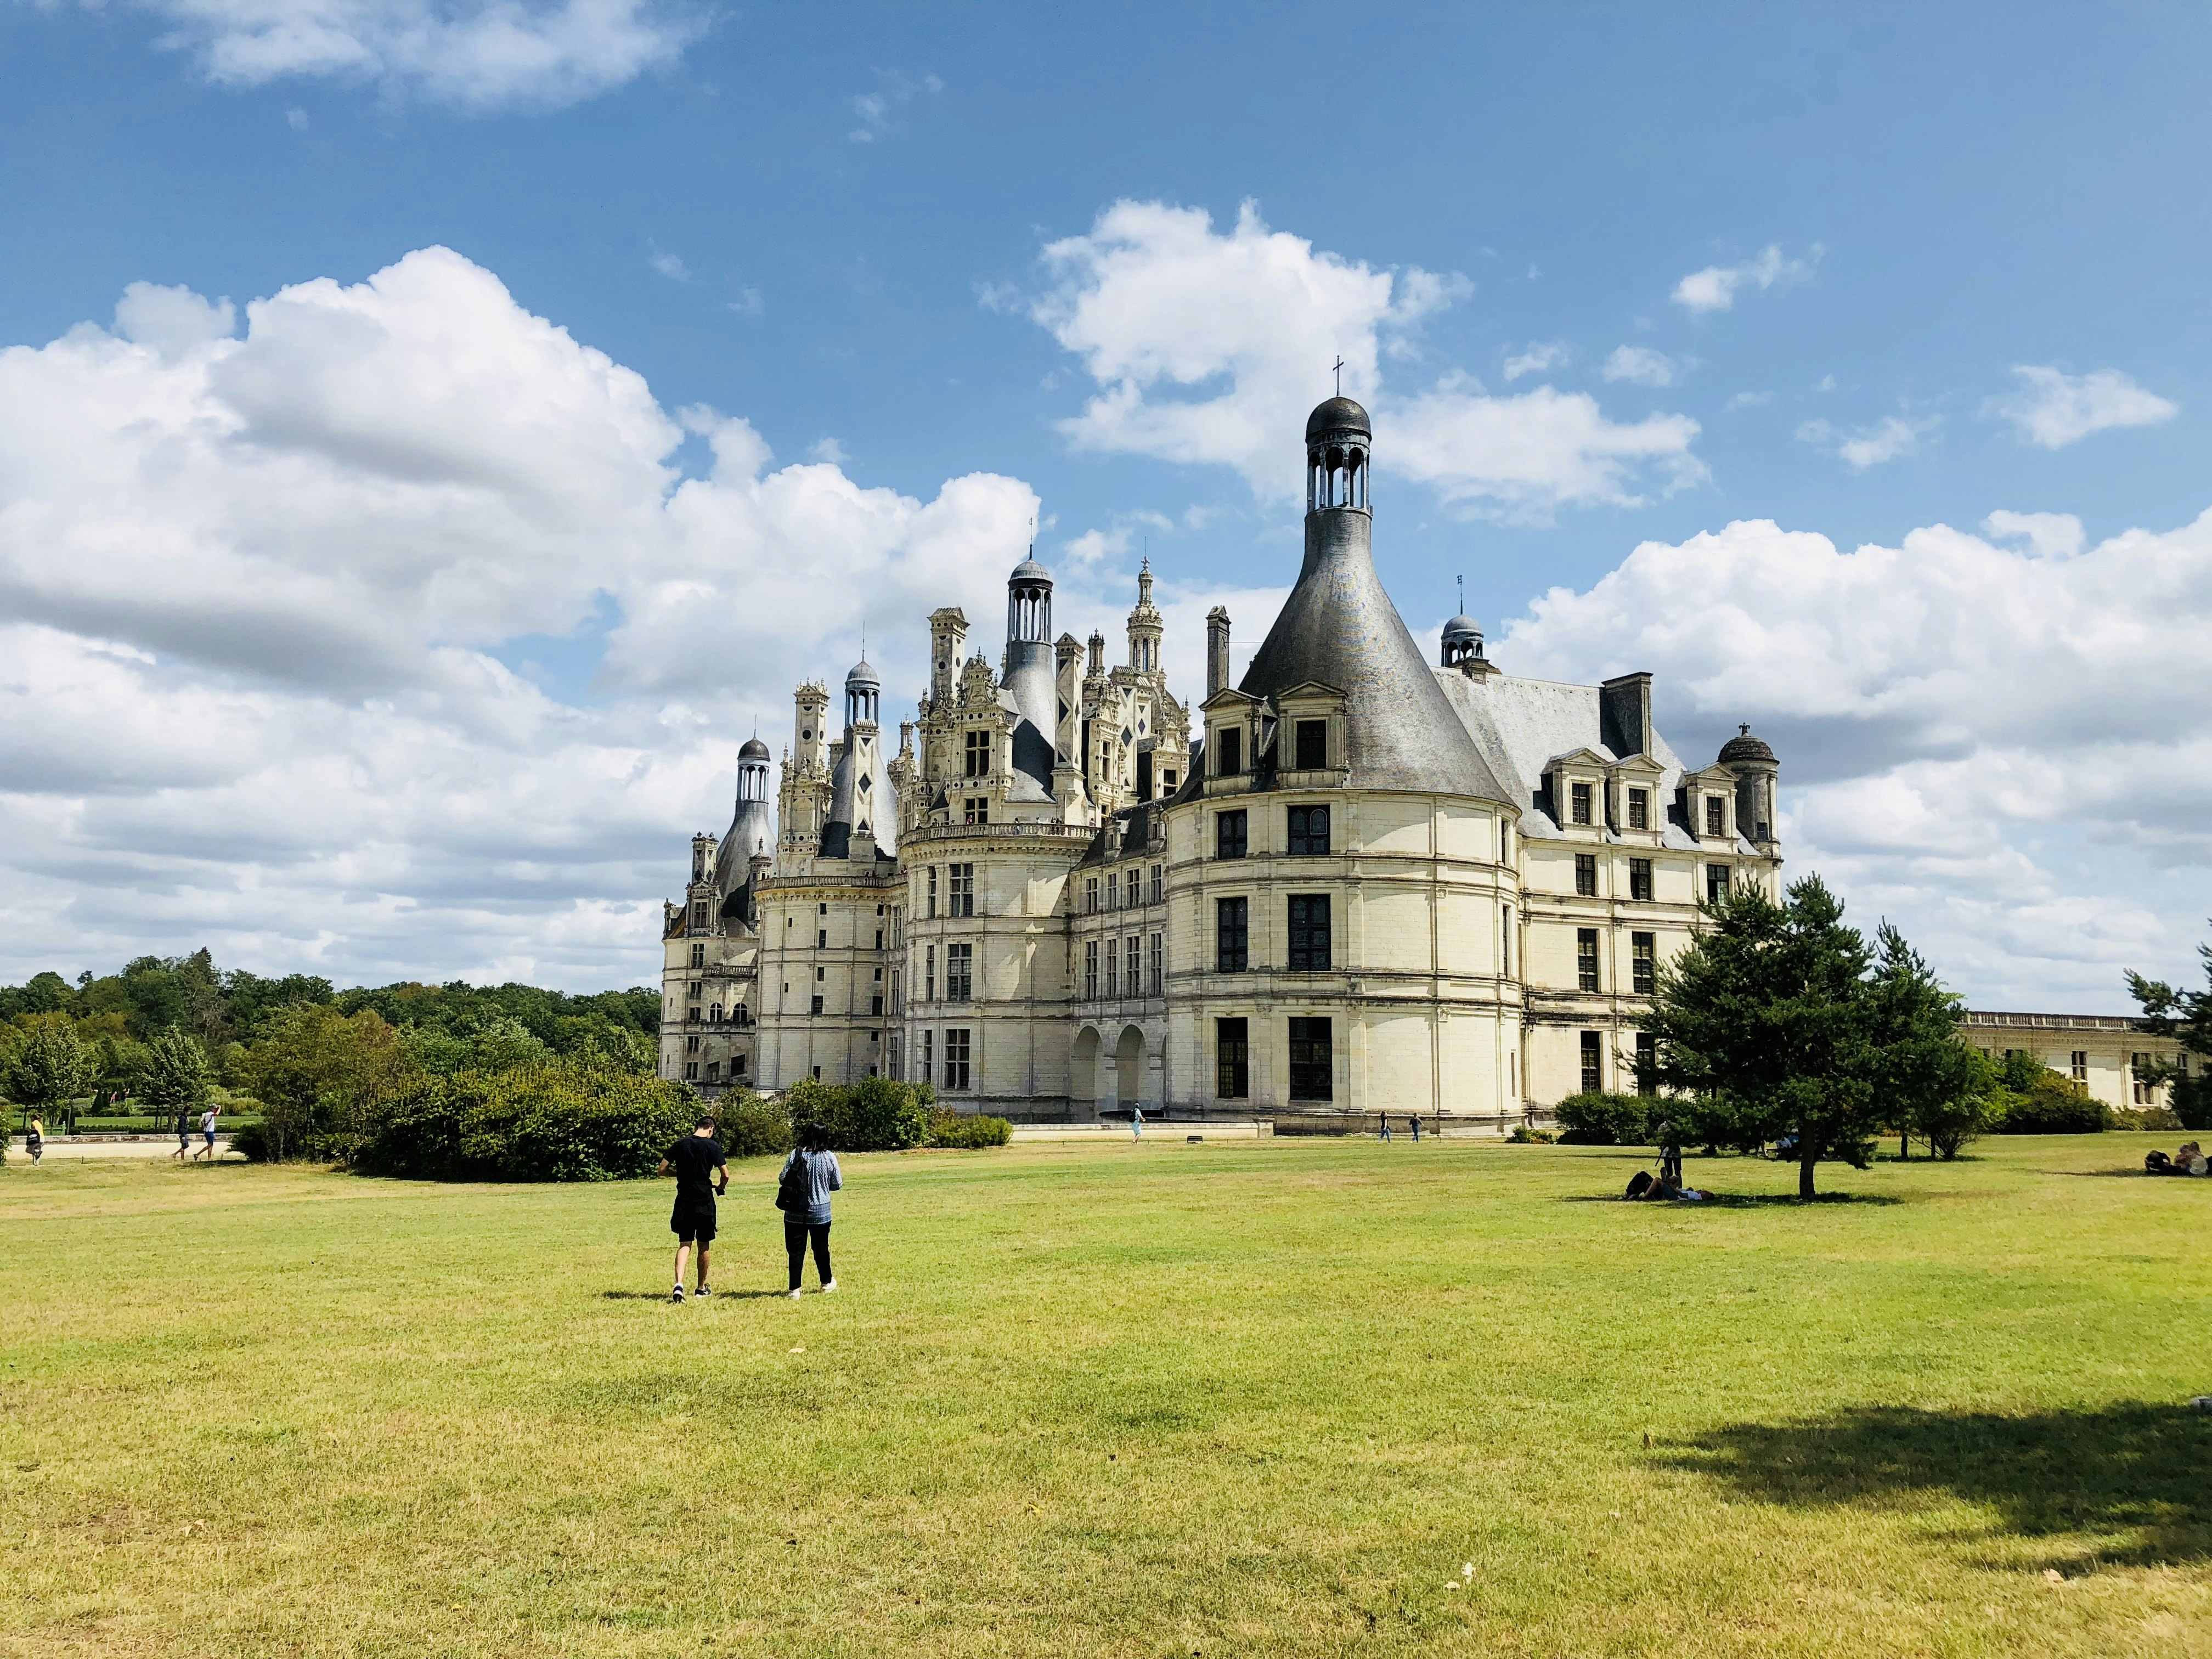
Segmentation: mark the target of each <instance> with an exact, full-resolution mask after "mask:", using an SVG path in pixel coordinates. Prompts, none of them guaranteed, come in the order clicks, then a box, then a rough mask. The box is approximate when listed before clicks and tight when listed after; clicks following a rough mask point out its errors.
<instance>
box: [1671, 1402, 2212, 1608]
mask: <svg viewBox="0 0 2212 1659" xmlns="http://www.w3.org/2000/svg"><path fill="white" fill-rule="evenodd" d="M1661 1461H1662V1462H1663V1463H1664V1464H1665V1465H1666V1466H1668V1467H1669V1468H1677V1469H1681V1470H1686V1471H1688V1472H1690V1473H1692V1474H1702V1475H1705V1476H1707V1477H1708V1478H1710V1479H1712V1480H1722V1481H1726V1482H1728V1483H1729V1484H1730V1485H1732V1486H1735V1487H1736V1488H1737V1490H1738V1491H1739V1492H1741V1494H1742V1495H1743V1496H1744V1497H1746V1498H1753V1499H1757V1500H1759V1501H1761V1502H1765V1503H1770V1504H1791V1505H1795V1506H1798V1507H1802V1508H1812V1507H1816V1506H1820V1505H1824V1504H1835V1505H1844V1504H1851V1505H1858V1506H1863V1507H1869V1508H1875V1509H1909V1508H1914V1507H1918V1506H1920V1505H1922V1504H1925V1503H1927V1502H1928V1501H1929V1500H1930V1499H1931V1498H1936V1497H1940V1496H1942V1495H1945V1494H1948V1495H1949V1496H1951V1497H1953V1498H1959V1499H1960V1500H1962V1501H1964V1502H1966V1503H1970V1504H1981V1505H1984V1506H1985V1507H1986V1508H1987V1509H1988V1510H1990V1511H1991V1512H1992V1513H1993V1515H1994V1517H1995V1518H1994V1521H1993V1522H1992V1526H1991V1529H1990V1530H1991V1533H1992V1534H1996V1533H2005V1534H2012V1535H2014V1536H2015V1537H2019V1538H2025V1539H2041V1538H2049V1539H2051V1540H2053V1541H2054V1542H2056V1541H2059V1540H2062V1539H2063V1540H2065V1541H2067V1547H2066V1548H2065V1553H2064V1554H2063V1555H2062V1556H2059V1557H2056V1558H2054V1559H2053V1562H2052V1565H2060V1564H2062V1563H2063V1562H2069V1561H2070V1562H2071V1563H2072V1564H2073V1565H2075V1566H2076V1567H2086V1566H2087V1565H2090V1564H2091V1563H2092V1562H2093V1561H2097V1562H2103V1563H2106V1564H2108V1565H2110V1564H2118V1565H2128V1566H2146V1565H2153V1564H2157V1563H2170V1564H2177V1565H2178V1564H2181V1563H2186V1562H2191V1561H2197V1560H2202V1559H2205V1558H2207V1557H2208V1556H2212V1496H2208V1494H2207V1492H2206V1490H2205V1480H2204V1476H2205V1471H2206V1469H2207V1468H2212V1414H2208V1413H2203V1412H2198V1411H2193V1410H2191V1409H2190V1408H2189V1407H2185V1406H2166V1405H2154V1404H2150V1403H2148V1402H2146V1401H2118V1402H2116V1403H2114V1404H2112V1405H2110V1406H2105V1407H2099V1408H2097V1409H2095V1410H2090V1411H2078V1412H2069V1411H2061V1412H2047V1413H2035V1414H2030V1415H2024V1416H2019V1417H2008V1416H2002V1415H2000V1414H1998V1413H1994V1412H1955V1411H1924V1410H1919V1409H1916V1408H1913V1407H1903V1406H1867V1407H1858V1408H1857V1409H1854V1410H1851V1411H1847V1412H1844V1413H1838V1415H1836V1416H1834V1417H1830V1418H1824V1419H1814V1420H1810V1421H1801V1422H1796V1423H1788V1424H1783V1425H1767V1424H1763V1423H1738V1424H1733V1425H1729V1427H1727V1428H1723V1429H1719V1430H1716V1431H1713V1432H1712V1433H1711V1434H1708V1435H1705V1436H1704V1437H1700V1438H1699V1439H1696V1440H1692V1441H1689V1442H1687V1443H1680V1445H1678V1447H1677V1448H1676V1449H1674V1451H1673V1452H1672V1453H1671V1455H1668V1456H1667V1457H1665V1458H1663V1459H1662V1460H1661Z"/></svg>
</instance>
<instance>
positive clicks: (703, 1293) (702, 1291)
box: [691, 1285, 714, 1302]
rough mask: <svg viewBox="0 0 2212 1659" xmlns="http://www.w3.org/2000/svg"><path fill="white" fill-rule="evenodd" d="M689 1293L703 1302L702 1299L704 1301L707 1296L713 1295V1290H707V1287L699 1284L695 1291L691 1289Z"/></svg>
mask: <svg viewBox="0 0 2212 1659" xmlns="http://www.w3.org/2000/svg"><path fill="white" fill-rule="evenodd" d="M691 1294H692V1295H694V1296H696V1297H698V1298H699V1299H700V1300H701V1301H702V1302H703V1301H705V1300H706V1299H707V1298H708V1297H710V1296H712V1295H714V1291H710V1290H708V1288H707V1287H706V1286H705V1285H701V1286H700V1287H699V1288H698V1289H697V1290H696V1291H692V1292H691Z"/></svg>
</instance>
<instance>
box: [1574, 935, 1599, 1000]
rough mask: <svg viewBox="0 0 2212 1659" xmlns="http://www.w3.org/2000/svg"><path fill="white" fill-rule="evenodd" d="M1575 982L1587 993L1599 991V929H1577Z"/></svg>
mask: <svg viewBox="0 0 2212 1659" xmlns="http://www.w3.org/2000/svg"><path fill="white" fill-rule="evenodd" d="M1575 981H1576V983H1577V986H1579V987H1580V988H1582V989H1583V990H1585V991H1595V990H1596V989H1597V929H1596V928H1595V927H1577V929H1575Z"/></svg>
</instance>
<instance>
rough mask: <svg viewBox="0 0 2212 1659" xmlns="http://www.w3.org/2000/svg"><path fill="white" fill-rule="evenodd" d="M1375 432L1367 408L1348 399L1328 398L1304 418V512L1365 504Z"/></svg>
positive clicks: (1359, 509) (1357, 508)
mask: <svg viewBox="0 0 2212 1659" xmlns="http://www.w3.org/2000/svg"><path fill="white" fill-rule="evenodd" d="M1374 447H1375V431H1374V428H1372V427H1371V426H1370V425H1369V424H1368V421H1367V411H1366V410H1364V409H1362V408H1361V407H1360V406H1359V405H1358V404H1356V403H1354V402H1352V399H1351V398H1343V397H1337V398H1330V399H1329V400H1328V402H1327V403H1325V404H1320V405H1319V406H1318V407H1316V409H1315V410H1314V412H1313V413H1312V414H1311V415H1310V416H1307V417H1306V511H1307V512H1309V513H1321V512H1332V511H1336V510H1340V509H1350V510H1352V511H1354V512H1358V513H1364V512H1366V511H1367V510H1368V506H1367V473H1368V459H1369V456H1370V452H1371V451H1372V450H1373V449H1374Z"/></svg>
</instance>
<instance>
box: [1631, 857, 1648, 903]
mask: <svg viewBox="0 0 2212 1659" xmlns="http://www.w3.org/2000/svg"><path fill="white" fill-rule="evenodd" d="M1628 896H1629V897H1631V898H1632V899H1645V900H1648V899H1650V896H1651V860H1650V859H1631V860H1629V861H1628Z"/></svg>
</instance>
